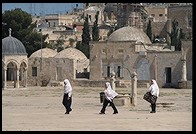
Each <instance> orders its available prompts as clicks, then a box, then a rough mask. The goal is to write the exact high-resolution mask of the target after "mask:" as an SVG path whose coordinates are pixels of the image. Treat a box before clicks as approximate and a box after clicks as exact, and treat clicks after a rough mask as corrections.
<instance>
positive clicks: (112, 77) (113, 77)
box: [110, 71, 116, 91]
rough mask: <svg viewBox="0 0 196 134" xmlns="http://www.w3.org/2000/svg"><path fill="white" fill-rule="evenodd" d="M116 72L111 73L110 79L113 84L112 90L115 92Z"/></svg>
mask: <svg viewBox="0 0 196 134" xmlns="http://www.w3.org/2000/svg"><path fill="white" fill-rule="evenodd" d="M115 80H116V79H115V72H113V71H112V73H111V78H110V83H111V87H112V89H113V90H114V91H115V89H116V85H115Z"/></svg>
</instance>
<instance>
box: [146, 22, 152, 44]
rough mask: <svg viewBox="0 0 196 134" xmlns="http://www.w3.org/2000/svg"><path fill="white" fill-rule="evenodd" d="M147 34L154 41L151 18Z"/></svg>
mask: <svg viewBox="0 0 196 134" xmlns="http://www.w3.org/2000/svg"><path fill="white" fill-rule="evenodd" d="M146 34H147V36H148V37H149V39H150V41H151V42H152V40H153V37H152V26H151V20H149V21H148V26H147V30H146Z"/></svg>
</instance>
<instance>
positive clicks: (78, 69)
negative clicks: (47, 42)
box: [28, 47, 89, 86]
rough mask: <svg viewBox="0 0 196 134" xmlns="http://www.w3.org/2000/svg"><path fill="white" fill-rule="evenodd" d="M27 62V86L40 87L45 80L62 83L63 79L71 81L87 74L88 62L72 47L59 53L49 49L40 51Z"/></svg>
mask: <svg viewBox="0 0 196 134" xmlns="http://www.w3.org/2000/svg"><path fill="white" fill-rule="evenodd" d="M28 61H29V63H28V66H29V69H28V84H29V85H31V86H42V81H43V80H45V79H47V80H48V82H62V81H63V80H64V79H65V78H68V79H70V81H72V80H75V79H76V78H80V77H84V75H87V74H88V72H89V60H88V59H87V58H86V56H85V55H84V54H83V53H82V52H81V51H79V50H78V49H76V48H72V47H70V48H66V49H64V50H62V51H60V52H59V53H57V52H56V51H55V50H52V49H49V48H44V49H40V50H38V51H36V52H34V53H33V54H32V55H31V56H30V57H29V59H28ZM49 84H50V83H49Z"/></svg>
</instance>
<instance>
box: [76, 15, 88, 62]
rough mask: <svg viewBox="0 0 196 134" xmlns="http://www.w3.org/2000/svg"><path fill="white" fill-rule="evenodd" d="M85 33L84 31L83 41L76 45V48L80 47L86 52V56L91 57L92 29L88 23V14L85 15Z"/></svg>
mask: <svg viewBox="0 0 196 134" xmlns="http://www.w3.org/2000/svg"><path fill="white" fill-rule="evenodd" d="M82 30H83V33H82V42H81V43H78V44H77V45H76V48H77V49H79V50H80V51H81V52H83V53H84V54H85V56H86V57H87V58H88V59H89V58H90V46H89V41H90V40H91V38H90V33H89V32H90V30H89V24H88V14H87V16H86V17H85V21H84V25H83V29H82Z"/></svg>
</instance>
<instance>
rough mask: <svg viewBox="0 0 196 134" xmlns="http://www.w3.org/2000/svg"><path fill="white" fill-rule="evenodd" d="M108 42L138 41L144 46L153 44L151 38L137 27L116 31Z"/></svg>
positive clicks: (127, 27)
mask: <svg viewBox="0 0 196 134" xmlns="http://www.w3.org/2000/svg"><path fill="white" fill-rule="evenodd" d="M108 41H136V42H142V43H144V44H152V42H151V41H150V39H149V37H148V36H147V35H146V33H144V32H143V31H142V30H140V29H138V28H135V27H130V26H126V27H122V28H120V29H117V30H116V31H114V32H113V33H112V34H111V35H110V36H109V38H108Z"/></svg>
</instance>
